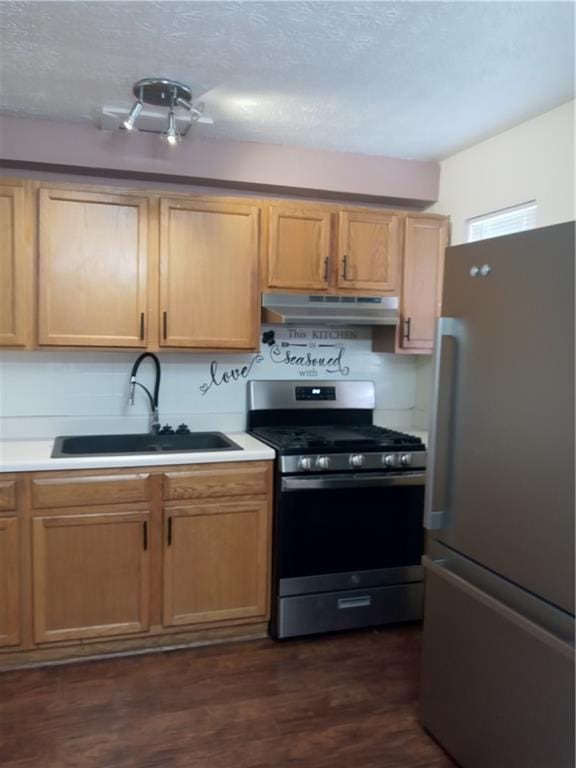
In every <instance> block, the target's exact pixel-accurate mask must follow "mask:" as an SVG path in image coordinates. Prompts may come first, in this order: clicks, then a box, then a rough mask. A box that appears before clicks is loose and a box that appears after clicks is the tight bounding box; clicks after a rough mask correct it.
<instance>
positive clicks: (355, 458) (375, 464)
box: [279, 451, 426, 474]
mask: <svg viewBox="0 0 576 768" xmlns="http://www.w3.org/2000/svg"><path fill="white" fill-rule="evenodd" d="M279 460H280V472H282V473H283V474H284V473H294V472H296V473H298V472H326V471H331V472H350V471H351V470H363V471H372V472H374V471H377V470H380V471H382V470H391V471H396V472H398V471H400V472H402V471H415V470H420V469H424V468H425V467H426V451H413V452H411V453H406V452H402V453H401V452H400V451H397V452H396V453H391V452H389V453H380V452H374V453H370V452H367V453H331V454H318V455H316V454H308V455H305V456H302V455H300V456H280V457H279Z"/></svg>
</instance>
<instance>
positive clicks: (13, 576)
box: [0, 516, 21, 647]
mask: <svg viewBox="0 0 576 768" xmlns="http://www.w3.org/2000/svg"><path fill="white" fill-rule="evenodd" d="M19 529H20V521H19V520H18V518H17V517H16V516H10V517H0V647H8V646H15V645H19V644H20V624H21V615H20V536H19Z"/></svg>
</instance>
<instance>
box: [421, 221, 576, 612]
mask: <svg viewBox="0 0 576 768" xmlns="http://www.w3.org/2000/svg"><path fill="white" fill-rule="evenodd" d="M444 280H445V282H444V296H443V315H445V317H443V318H441V319H440V321H439V332H438V338H437V344H436V356H437V358H436V360H437V364H436V371H435V390H436V406H435V409H436V410H435V413H434V418H433V424H432V430H431V434H432V443H431V446H430V454H431V455H430V467H429V473H428V480H427V489H426V502H425V506H426V513H425V524H426V526H427V527H428V528H431V529H436V530H437V533H436V535H437V537H438V539H439V540H441V541H443V542H445V543H446V544H448V545H449V546H450V547H452V548H453V549H455V550H457V551H459V552H462V553H463V554H465V555H466V556H468V557H470V558H472V559H474V560H476V561H478V562H479V563H481V564H483V565H485V566H486V567H487V568H489V569H491V570H493V571H495V572H496V573H499V574H501V575H502V576H504V577H505V578H507V579H509V580H510V581H512V582H514V583H516V584H518V585H521V586H522V587H523V588H525V589H527V590H529V591H531V592H533V593H535V594H536V595H539V596H541V597H543V598H545V599H546V600H548V601H549V602H551V603H553V604H554V605H556V606H559V607H561V608H562V609H564V610H565V611H569V612H571V613H573V612H574V482H573V476H574V435H573V429H574V224H573V223H567V224H560V225H557V226H553V227H546V228H543V229H539V230H532V231H530V232H523V233H520V234H516V235H509V236H507V237H500V238H495V239H491V240H484V241H481V242H478V243H471V244H468V245H463V246H457V247H454V248H449V249H448V250H447V252H446V272H445V279H444Z"/></svg>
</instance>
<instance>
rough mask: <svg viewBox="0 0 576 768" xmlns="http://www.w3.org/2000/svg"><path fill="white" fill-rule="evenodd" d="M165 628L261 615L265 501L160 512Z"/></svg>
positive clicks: (265, 587)
mask: <svg viewBox="0 0 576 768" xmlns="http://www.w3.org/2000/svg"><path fill="white" fill-rule="evenodd" d="M165 537H166V539H165V540H166V548H165V552H164V624H165V625H166V626H173V625H181V624H197V623H204V622H212V621H223V620H231V619H243V618H248V617H253V616H265V615H266V610H267V594H268V572H269V569H268V567H267V562H268V501H267V499H255V500H247V499H246V500H243V501H238V502H237V501H232V500H230V501H226V502H222V503H204V504H194V505H190V506H185V507H172V508H167V509H166V510H165Z"/></svg>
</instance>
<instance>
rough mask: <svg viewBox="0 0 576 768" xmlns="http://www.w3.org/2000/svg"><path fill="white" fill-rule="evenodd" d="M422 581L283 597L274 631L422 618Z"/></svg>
mask: <svg viewBox="0 0 576 768" xmlns="http://www.w3.org/2000/svg"><path fill="white" fill-rule="evenodd" d="M423 593H424V588H423V585H422V583H414V584H394V585H390V586H387V587H371V588H369V589H363V590H362V591H358V590H346V591H343V592H322V593H320V594H314V595H298V596H296V597H282V598H281V599H280V601H279V605H278V616H277V618H276V624H275V626H274V628H273V633H274V635H275V636H276V637H279V638H284V637H299V636H301V635H315V634H317V633H319V632H333V631H335V630H343V629H360V628H362V627H376V626H380V625H381V624H395V623H397V622H401V621H419V620H420V619H421V618H422V602H423Z"/></svg>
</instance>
